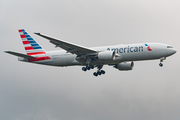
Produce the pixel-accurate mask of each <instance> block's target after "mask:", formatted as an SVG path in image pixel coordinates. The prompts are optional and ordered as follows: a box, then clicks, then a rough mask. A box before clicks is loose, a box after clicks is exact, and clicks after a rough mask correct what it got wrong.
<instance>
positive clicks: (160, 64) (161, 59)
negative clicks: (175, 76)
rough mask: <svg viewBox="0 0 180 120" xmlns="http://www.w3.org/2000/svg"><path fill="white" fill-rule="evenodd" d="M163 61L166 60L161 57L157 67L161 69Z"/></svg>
mask: <svg viewBox="0 0 180 120" xmlns="http://www.w3.org/2000/svg"><path fill="white" fill-rule="evenodd" d="M164 60H166V57H162V58H160V63H159V66H160V67H163V64H162V62H163V61H164Z"/></svg>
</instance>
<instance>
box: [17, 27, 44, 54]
mask: <svg viewBox="0 0 180 120" xmlns="http://www.w3.org/2000/svg"><path fill="white" fill-rule="evenodd" d="M19 33H20V37H21V39H22V43H23V45H24V48H25V51H26V53H27V55H30V56H46V52H45V50H44V49H43V48H42V47H41V46H40V45H39V44H38V43H37V42H36V41H35V40H34V39H33V38H32V37H31V36H30V35H29V34H28V33H27V32H26V31H25V30H24V29H20V30H19Z"/></svg>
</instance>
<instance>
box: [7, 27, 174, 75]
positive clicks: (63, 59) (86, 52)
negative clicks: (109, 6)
mask: <svg viewBox="0 0 180 120" xmlns="http://www.w3.org/2000/svg"><path fill="white" fill-rule="evenodd" d="M19 33H20V37H21V39H22V43H23V45H24V48H25V51H26V54H22V53H17V52H13V51H5V52H6V53H9V54H12V55H15V56H18V60H19V61H23V62H29V63H36V64H42V65H51V66H60V67H63V66H75V65H80V66H83V67H82V70H83V71H87V70H90V69H94V68H95V67H97V72H94V73H93V75H94V76H98V75H102V74H105V71H104V70H102V68H103V66H104V65H110V66H113V67H114V68H116V69H118V70H120V71H124V70H132V69H133V66H134V62H133V61H141V60H154V59H160V63H159V66H160V67H162V66H163V64H162V62H163V60H165V59H166V57H169V56H171V55H173V54H175V53H176V50H175V49H174V48H173V47H172V46H170V45H166V44H161V43H139V44H127V45H114V46H102V47H92V48H88V47H84V46H80V45H76V44H73V43H70V42H66V41H64V40H60V39H56V38H53V37H50V36H47V35H44V34H41V33H35V34H36V35H38V36H41V37H43V38H45V39H47V40H49V41H50V43H52V44H54V45H55V47H60V48H62V49H64V50H56V51H45V50H44V49H43V48H42V47H41V46H40V45H39V44H38V43H37V42H36V41H35V40H34V39H33V38H32V37H31V36H30V35H29V34H28V33H27V32H26V31H25V30H24V29H20V30H19Z"/></svg>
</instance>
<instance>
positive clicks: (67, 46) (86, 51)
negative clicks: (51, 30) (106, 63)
mask: <svg viewBox="0 0 180 120" xmlns="http://www.w3.org/2000/svg"><path fill="white" fill-rule="evenodd" d="M34 34H36V35H39V36H41V37H43V38H46V39H48V40H49V41H50V42H51V43H52V44H54V45H56V47H60V48H62V49H64V50H66V51H67V52H70V53H72V54H76V55H91V54H94V53H97V52H98V51H97V50H94V49H91V48H87V47H83V46H80V45H76V44H73V43H70V42H66V41H63V40H59V39H56V38H52V37H49V36H47V35H43V34H41V33H34Z"/></svg>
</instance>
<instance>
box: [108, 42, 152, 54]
mask: <svg viewBox="0 0 180 120" xmlns="http://www.w3.org/2000/svg"><path fill="white" fill-rule="evenodd" d="M145 46H147V50H148V51H152V49H151V48H150V47H149V46H148V45H147V44H145ZM143 48H144V47H143V46H139V47H130V46H128V47H124V48H107V50H108V51H115V52H116V53H132V52H143Z"/></svg>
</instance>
